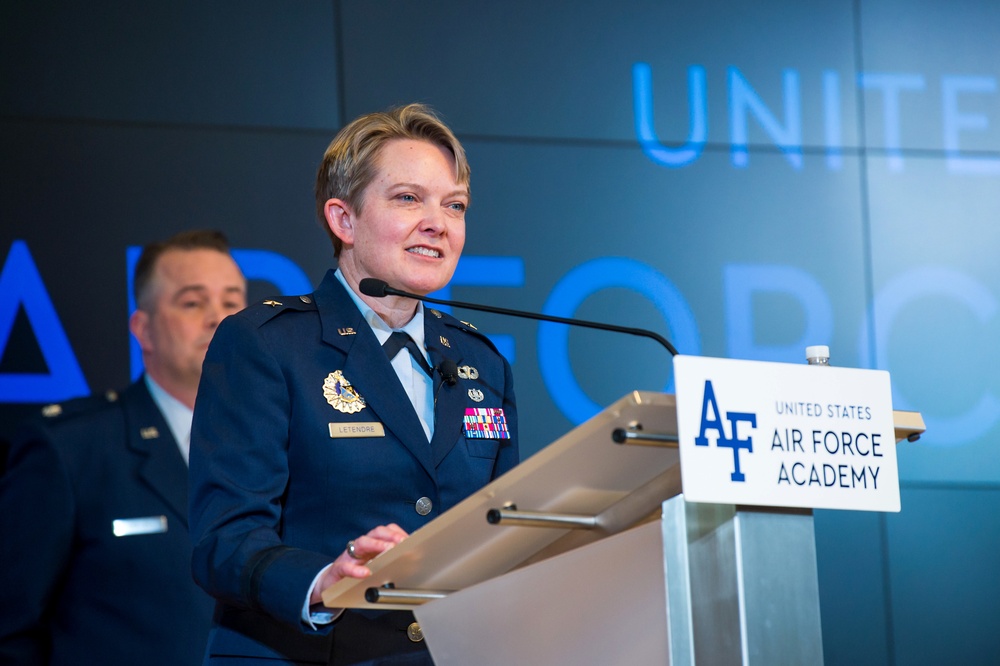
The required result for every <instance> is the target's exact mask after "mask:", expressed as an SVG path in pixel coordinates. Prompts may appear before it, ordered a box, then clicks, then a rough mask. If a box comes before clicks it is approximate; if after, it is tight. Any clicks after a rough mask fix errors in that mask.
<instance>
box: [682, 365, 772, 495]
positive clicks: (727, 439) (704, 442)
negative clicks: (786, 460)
mask: <svg viewBox="0 0 1000 666" xmlns="http://www.w3.org/2000/svg"><path fill="white" fill-rule="evenodd" d="M709 411H711V414H712V416H711V417H709ZM726 420H728V421H729V432H730V435H726V425H725V424H724V423H723V422H722V412H721V411H719V402H718V400H716V399H715V388H714V387H713V386H712V380H710V379H706V380H705V395H704V397H703V398H702V402H701V426H700V427H699V429H698V436H697V437H696V438H695V440H694V443H695V445H696V446H708V438H707V437H706V436H705V433H706V432H707V431H709V430H714V431H715V433H716V437H715V445H716V446H721V447H723V448H727V449H732V450H733V473H732V474H730V475H729V478H730V479H731V480H732V481H737V482H741V483H742V482H743V481H746V476H745V475H744V474H743V472H742V471H740V450H741V449H744V450H746V452H747V453H753V438H752V437H750V436H749V435H748V436H747V437H746V438H743V439H741V438H740V437H739V424H740V423H749V424H750V427H751V428H756V427H757V415H756V414H751V413H748V412H726Z"/></svg>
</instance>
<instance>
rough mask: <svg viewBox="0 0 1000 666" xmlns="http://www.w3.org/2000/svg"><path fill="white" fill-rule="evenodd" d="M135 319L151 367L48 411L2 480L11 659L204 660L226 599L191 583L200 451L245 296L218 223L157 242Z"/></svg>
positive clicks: (139, 280)
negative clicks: (224, 339) (207, 400)
mask: <svg viewBox="0 0 1000 666" xmlns="http://www.w3.org/2000/svg"><path fill="white" fill-rule="evenodd" d="M134 287H135V297H136V303H137V310H136V311H135V313H133V315H132V318H131V319H130V320H129V328H130V329H131V331H132V334H133V335H134V336H135V337H136V339H137V340H138V341H139V344H140V346H141V348H142V357H143V362H144V364H145V366H146V371H145V374H144V375H143V376H142V377H141V378H140V379H139V380H138V381H136V382H135V383H134V384H132V385H130V386H129V387H128V388H127V389H125V390H124V391H123V392H122V393H120V394H117V393H115V392H108V393H106V394H104V395H95V396H91V397H87V398H81V399H78V400H73V401H69V402H67V403H64V404H56V405H49V406H47V407H45V408H43V409H42V413H41V415H40V416H39V417H37V418H35V419H30V420H29V423H28V424H27V425H26V427H25V428H23V429H22V431H21V433H19V435H18V436H17V437H16V438H15V440H14V441H13V442H12V445H11V449H10V452H9V454H8V460H7V470H6V472H5V473H4V474H3V476H2V477H0V562H2V563H3V565H2V567H0V664H19V665H28V664H102V665H110V664H144V665H147V666H149V665H155V664H163V665H164V666H167V665H169V666H184V665H185V664H197V663H200V662H201V658H202V655H203V653H204V648H205V643H206V640H207V635H208V629H209V626H210V623H211V613H212V606H213V603H212V601H211V599H210V598H209V597H208V596H207V595H206V594H205V593H204V592H202V591H201V590H200V589H199V588H198V587H197V586H196V585H195V584H194V581H193V580H192V579H191V543H190V537H189V536H188V527H187V503H188V500H187V458H188V450H189V447H190V433H191V418H192V410H193V408H194V401H195V395H196V394H197V390H198V382H199V380H200V378H201V365H202V361H203V360H204V358H205V351H206V350H207V349H208V343H209V342H210V341H211V339H212V336H213V334H214V333H215V329H216V327H217V326H218V325H219V322H221V321H222V319H223V318H224V317H226V316H228V315H230V314H233V313H235V312H237V311H239V310H241V309H242V308H243V307H244V306H245V305H246V280H245V279H244V277H243V274H242V273H241V272H240V269H239V268H238V267H237V266H236V263H235V262H234V261H233V259H232V257H231V256H230V253H229V247H228V244H227V241H226V238H225V237H224V236H223V235H222V234H221V233H219V232H216V231H189V232H183V233H180V234H177V235H176V236H173V237H172V238H170V239H168V240H166V241H164V242H160V243H153V244H151V245H148V246H146V247H145V248H144V249H143V252H142V255H141V256H140V258H139V261H138V263H137V264H136V269H135V279H134Z"/></svg>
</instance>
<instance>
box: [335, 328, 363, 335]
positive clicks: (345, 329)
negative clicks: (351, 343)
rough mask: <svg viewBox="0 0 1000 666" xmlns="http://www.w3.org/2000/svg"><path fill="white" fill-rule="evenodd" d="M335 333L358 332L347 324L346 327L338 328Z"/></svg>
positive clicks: (347, 333)
mask: <svg viewBox="0 0 1000 666" xmlns="http://www.w3.org/2000/svg"><path fill="white" fill-rule="evenodd" d="M337 333H340V334H341V335H357V333H358V332H357V331H355V330H354V329H353V328H351V327H350V326H348V327H347V328H338V329H337Z"/></svg>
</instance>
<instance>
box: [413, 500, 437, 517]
mask: <svg viewBox="0 0 1000 666" xmlns="http://www.w3.org/2000/svg"><path fill="white" fill-rule="evenodd" d="M414 508H415V509H416V510H417V513H419V514H420V515H421V516H426V515H427V514H428V513H430V512H431V509H433V508H434V503H433V502H431V498H430V497H421V498H420V499H418V500H417V504H416V506H415V507H414Z"/></svg>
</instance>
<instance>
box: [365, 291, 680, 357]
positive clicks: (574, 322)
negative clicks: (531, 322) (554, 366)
mask: <svg viewBox="0 0 1000 666" xmlns="http://www.w3.org/2000/svg"><path fill="white" fill-rule="evenodd" d="M384 293H385V294H386V295H392V296H404V297H406V298H414V299H416V300H418V301H425V302H427V303H434V304H436V305H448V306H452V307H456V308H465V309H467V310H479V311H480V312H493V313H496V314H505V315H510V316H512V317H523V318H525V319H535V320H537V321H552V322H555V323H557V324H566V325H568V326H585V327H587V328H596V329H599V330H602V331H613V332H618V333H629V334H630V335H638V336H640V337H644V338H652V339H653V340H656V341H657V342H659V343H660V344H661V345H663V346H664V347H665V348H666V350H667V351H668V352H670V355H671V356H677V353H678V352H677V349H676V348H675V347H674V346H673V345H672V344H670V341H669V340H667V339H666V338H665V337H663V336H662V335H660V334H658V333H654V332H653V331H647V330H644V329H641V328H630V327H628V326H615V325H613V324H604V323H601V322H598V321H587V320H586V319H567V318H566V317H556V316H554V315H540V314H537V313H534V312H525V311H523V310H509V309H507V308H499V307H493V306H485V305H476V304H475V303H463V302H461V301H445V300H441V299H438V298H431V297H430V296H418V295H417V294H410V293H407V292H405V291H400V290H399V289H394V288H392V287H390V286H388V285H386V286H385V292H384Z"/></svg>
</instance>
